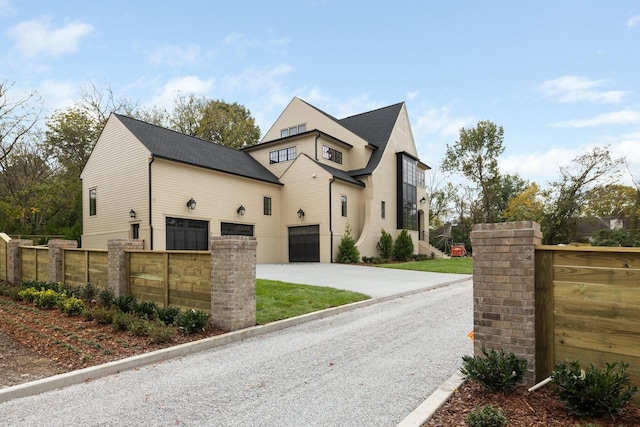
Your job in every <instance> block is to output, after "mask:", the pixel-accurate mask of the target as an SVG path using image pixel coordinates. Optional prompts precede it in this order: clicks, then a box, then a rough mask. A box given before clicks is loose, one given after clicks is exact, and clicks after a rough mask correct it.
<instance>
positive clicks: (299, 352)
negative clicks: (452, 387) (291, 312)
mask: <svg viewBox="0 0 640 427" xmlns="http://www.w3.org/2000/svg"><path fill="white" fill-rule="evenodd" d="M472 307H473V304H472V282H471V280H469V281H466V282H463V283H458V284H453V285H449V286H446V287H443V288H438V289H433V290H430V291H425V292H421V293H418V294H414V295H411V296H407V297H401V298H396V299H393V300H390V301H386V302H382V303H379V304H374V305H371V306H369V307H363V308H359V309H356V310H353V311H349V312H346V313H342V314H338V315H334V316H330V317H327V318H325V319H321V320H317V321H312V322H308V323H305V324H302V325H298V326H295V327H291V328H287V329H283V330H281V331H277V332H273V333H269V334H265V335H261V336H258V337H255V338H250V339H247V340H244V341H241V342H238V343H234V344H229V345H226V346H223V347H218V348H215V349H211V350H207V351H203V352H200V353H197V354H194V355H190V356H187V357H184V358H181V359H174V360H171V361H167V362H164V363H160V364H156V365H150V366H145V367H142V368H139V369H135V370H132V371H127V372H122V373H120V374H118V375H112V376H109V377H105V378H101V379H99V380H96V381H93V382H89V383H84V384H80V385H77V386H71V387H67V388H65V389H62V390H56V391H53V392H48V393H43V394H40V395H37V396H32V397H27V398H22V399H15V400H11V401H9V402H5V403H2V404H0V426H16V425H20V426H43V425H47V426H122V425H136V426H176V425H186V426H240V425H242V426H296V427H297V426H363V425H367V426H395V425H397V424H398V423H399V422H400V421H402V420H403V419H404V418H405V417H406V416H407V415H408V414H409V413H411V411H413V410H414V409H415V408H416V407H417V406H418V405H420V403H422V401H423V400H424V399H425V398H427V397H428V396H429V395H430V394H431V393H432V392H433V391H434V390H436V389H437V388H438V386H439V385H440V384H441V383H443V382H444V381H445V380H446V379H447V378H449V377H450V376H451V374H452V373H453V372H454V371H456V370H457V369H458V368H459V367H460V364H461V358H462V356H463V355H465V354H471V353H472V351H473V349H472V342H471V341H470V340H469V339H468V338H467V333H468V332H469V331H471V330H472V329H473V315H472V311H473V309H472Z"/></svg>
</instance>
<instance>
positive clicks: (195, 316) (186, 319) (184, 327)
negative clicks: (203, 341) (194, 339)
mask: <svg viewBox="0 0 640 427" xmlns="http://www.w3.org/2000/svg"><path fill="white" fill-rule="evenodd" d="M175 325H176V326H177V327H178V328H180V330H181V331H182V333H183V334H185V335H189V334H195V333H197V332H203V331H205V330H207V329H208V328H209V327H211V315H210V314H209V313H205V312H204V311H199V310H194V309H191V310H187V311H184V312H182V313H180V314H179V315H178V316H176V320H175Z"/></svg>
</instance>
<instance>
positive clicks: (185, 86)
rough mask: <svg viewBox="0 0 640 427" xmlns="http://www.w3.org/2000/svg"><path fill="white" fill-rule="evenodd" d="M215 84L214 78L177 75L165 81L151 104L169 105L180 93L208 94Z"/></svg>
mask: <svg viewBox="0 0 640 427" xmlns="http://www.w3.org/2000/svg"><path fill="white" fill-rule="evenodd" d="M213 86H214V80H213V79H208V80H203V79H201V78H199V77H196V76H184V77H177V78H174V79H171V80H169V81H168V82H167V83H165V84H164V86H163V87H162V88H161V90H160V92H159V94H158V95H157V96H155V97H154V98H153V99H152V100H151V101H150V102H149V104H150V105H153V106H156V107H167V106H170V105H172V104H173V101H174V99H175V97H176V96H177V95H178V94H180V93H182V94H191V93H193V94H196V95H206V94H207V92H209V91H210V90H211V89H213Z"/></svg>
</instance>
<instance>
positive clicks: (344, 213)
mask: <svg viewBox="0 0 640 427" xmlns="http://www.w3.org/2000/svg"><path fill="white" fill-rule="evenodd" d="M340 201H341V204H342V216H347V196H342V197H341V198H340Z"/></svg>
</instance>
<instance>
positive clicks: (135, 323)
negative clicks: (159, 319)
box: [127, 316, 149, 337]
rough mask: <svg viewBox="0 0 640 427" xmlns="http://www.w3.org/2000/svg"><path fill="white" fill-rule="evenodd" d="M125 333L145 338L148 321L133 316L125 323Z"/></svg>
mask: <svg viewBox="0 0 640 427" xmlns="http://www.w3.org/2000/svg"><path fill="white" fill-rule="evenodd" d="M127 331H129V332H131V333H132V334H133V335H135V336H138V337H146V336H147V335H149V321H147V320H144V319H141V318H139V317H137V316H135V317H134V318H132V319H131V320H130V321H129V323H127Z"/></svg>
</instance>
